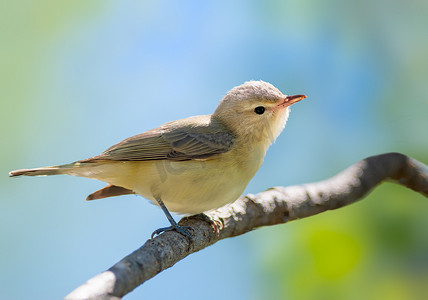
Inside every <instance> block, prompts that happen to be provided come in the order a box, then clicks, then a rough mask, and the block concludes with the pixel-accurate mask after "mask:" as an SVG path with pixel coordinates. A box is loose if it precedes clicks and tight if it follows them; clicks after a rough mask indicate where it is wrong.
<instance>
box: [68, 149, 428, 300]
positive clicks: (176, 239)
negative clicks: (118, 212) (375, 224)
mask: <svg viewBox="0 0 428 300" xmlns="http://www.w3.org/2000/svg"><path fill="white" fill-rule="evenodd" d="M384 180H392V181H395V182H396V183H398V184H401V185H404V186H406V187H408V188H410V189H412V190H414V191H416V192H419V193H421V194H423V195H425V196H427V197H428V168H427V167H426V166H425V165H424V164H422V163H420V162H418V161H417V160H414V159H412V158H409V157H407V156H405V155H403V154H400V153H387V154H381V155H377V156H372V157H368V158H366V159H364V160H361V161H359V162H358V163H356V164H354V165H352V166H351V167H349V168H348V169H346V170H344V171H343V172H341V173H339V174H338V175H336V176H334V177H332V178H330V179H327V180H325V181H321V182H316V183H311V184H305V185H299V186H290V187H275V188H271V189H268V190H266V191H264V192H262V193H259V194H257V195H247V196H244V197H241V198H239V199H238V200H236V201H235V202H234V203H232V204H229V205H226V206H224V207H222V208H220V209H218V210H215V211H213V212H210V213H207V215H208V217H209V218H211V219H212V220H214V222H213V221H210V220H208V218H206V219H204V218H203V217H201V216H192V217H188V218H183V219H182V220H181V221H180V225H185V226H191V227H192V233H193V239H192V240H190V239H188V238H186V237H185V236H183V235H181V234H179V233H177V232H173V231H172V232H165V233H164V234H161V235H160V236H158V237H156V238H154V239H150V240H148V241H147V242H146V243H145V244H144V245H143V246H142V247H141V248H139V249H137V250H136V251H134V252H133V253H131V254H130V255H128V256H127V257H125V258H123V259H122V260H121V261H119V262H118V263H116V264H115V265H114V266H112V267H111V268H110V269H108V270H107V271H105V272H103V273H101V274H98V275H97V276H95V277H93V278H92V279H90V280H89V281H87V282H86V283H85V284H83V285H81V286H80V287H78V288H77V289H75V290H74V291H73V292H71V293H70V294H69V295H68V296H66V298H65V299H67V300H71V299H73V300H75V299H115V300H118V299H121V297H123V296H124V295H126V294H127V293H129V292H131V291H132V290H133V289H135V288H136V287H137V286H139V285H140V284H142V283H143V282H145V281H146V280H148V279H150V278H152V277H153V276H155V275H156V274H158V273H159V272H161V271H163V270H165V269H167V268H169V267H171V266H173V265H174V264H175V263H176V262H178V261H179V260H181V259H183V258H185V257H186V256H187V255H189V254H191V253H194V252H197V251H199V250H201V249H203V248H205V247H207V246H209V245H212V244H214V243H216V242H217V241H219V240H221V239H224V238H228V237H232V236H237V235H241V234H244V233H246V232H248V231H251V230H253V229H255V228H257V227H261V226H266V225H275V224H280V223H286V222H288V221H291V220H296V219H301V218H305V217H309V216H312V215H315V214H318V213H321V212H324V211H327V210H332V209H337V208H340V207H343V206H345V205H348V204H351V203H354V202H356V201H358V200H360V199H361V198H363V197H364V196H365V195H366V194H367V193H368V192H369V191H370V190H371V189H373V188H374V187H375V186H376V185H378V184H379V183H381V182H382V181H384ZM213 224H217V225H216V226H213ZM215 227H216V228H215Z"/></svg>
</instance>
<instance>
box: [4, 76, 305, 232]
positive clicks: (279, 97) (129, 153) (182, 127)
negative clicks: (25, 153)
mask: <svg viewBox="0 0 428 300" xmlns="http://www.w3.org/2000/svg"><path fill="white" fill-rule="evenodd" d="M304 98H306V96H304V95H294V96H286V95H284V94H282V93H281V92H280V91H279V90H278V89H277V88H275V87H274V86H273V85H271V84H270V83H267V82H263V81H248V82H246V83H244V84H242V85H240V86H237V87H235V88H233V89H232V90H231V91H229V92H228V93H227V94H226V96H225V97H224V98H223V99H222V100H221V101H220V103H219V105H218V107H217V109H216V110H215V112H214V113H213V114H212V115H203V116H195V117H190V118H187V119H182V120H177V121H173V122H169V123H166V124H164V125H162V126H160V127H157V128H154V129H152V130H149V131H146V132H144V133H142V134H139V135H136V136H133V137H130V138H128V139H126V140H124V141H122V142H120V143H118V144H116V145H114V146H112V147H110V148H109V149H107V150H106V151H104V152H103V153H102V154H100V155H98V156H95V157H92V158H88V159H84V160H80V161H77V162H74V163H70V164H66V165H60V166H53V167H45V168H36V169H23V170H16V171H12V172H10V173H9V175H10V176H20V175H26V176H38V175H58V174H67V175H73V176H80V177H87V178H93V179H98V180H101V181H105V182H107V183H108V185H107V186H106V187H105V188H103V189H101V190H99V191H96V192H94V193H93V194H91V195H89V196H88V197H87V200H94V199H101V198H106V197H112V196H119V195H126V194H139V195H141V196H143V197H145V198H147V199H150V200H151V201H152V202H153V203H154V204H157V205H159V206H160V207H161V208H162V210H163V212H164V213H165V215H166V216H167V218H168V220H169V222H170V223H171V226H170V227H165V228H160V229H158V230H156V231H155V232H154V233H153V235H154V234H159V233H161V232H163V231H166V230H172V229H175V230H177V231H179V232H181V233H182V234H184V235H187V236H190V234H189V232H188V231H187V230H186V228H183V227H182V226H179V225H177V223H176V222H175V221H174V219H173V218H172V216H171V215H170V213H169V211H168V209H170V210H171V211H173V212H176V213H180V214H187V215H190V214H197V213H201V212H204V211H208V210H211V209H216V208H219V207H221V206H223V205H225V204H227V203H231V202H233V201H235V200H236V199H238V198H239V197H240V196H241V194H242V192H243V191H244V189H245V187H246V186H247V184H248V183H249V181H250V180H251V178H253V176H254V175H255V173H256V172H257V170H258V169H259V168H260V166H261V165H262V163H263V160H264V157H265V154H266V151H267V149H268V148H269V146H270V145H271V144H272V142H273V141H274V140H275V139H276V138H277V137H278V135H279V134H280V133H281V131H282V130H283V128H284V126H285V124H286V122H287V119H288V115H289V112H290V109H289V106H290V105H292V104H294V103H296V102H298V101H300V100H302V99H304ZM167 207H168V209H167ZM153 235H152V236H153Z"/></svg>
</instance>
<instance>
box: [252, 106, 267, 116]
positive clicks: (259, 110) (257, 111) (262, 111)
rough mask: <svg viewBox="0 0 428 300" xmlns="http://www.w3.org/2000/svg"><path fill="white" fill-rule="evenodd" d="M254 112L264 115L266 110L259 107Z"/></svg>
mask: <svg viewBox="0 0 428 300" xmlns="http://www.w3.org/2000/svg"><path fill="white" fill-rule="evenodd" d="M254 112H255V113H256V114H258V115H262V114H263V113H264V112H265V108H264V107H263V106H257V107H256V108H255V109H254Z"/></svg>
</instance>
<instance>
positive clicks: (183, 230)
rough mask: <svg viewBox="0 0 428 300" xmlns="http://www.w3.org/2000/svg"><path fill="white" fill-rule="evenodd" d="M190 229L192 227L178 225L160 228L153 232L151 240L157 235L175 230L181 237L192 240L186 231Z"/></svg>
mask: <svg viewBox="0 0 428 300" xmlns="http://www.w3.org/2000/svg"><path fill="white" fill-rule="evenodd" d="M191 228H192V227H190V226H180V225H176V226H168V227H162V228H159V229H156V230H155V231H153V233H152V237H151V238H152V239H153V238H154V237H155V236H156V235H159V234H161V233H162V232H165V231H171V230H175V231H177V232H179V233H181V234H182V235H184V236H187V237H188V238H190V239H192V238H193V237H192V235H191V234H190V232H189V231H188V230H187V229H191Z"/></svg>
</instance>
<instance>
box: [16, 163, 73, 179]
mask: <svg viewBox="0 0 428 300" xmlns="http://www.w3.org/2000/svg"><path fill="white" fill-rule="evenodd" d="M80 165H81V164H80V163H78V162H75V163H71V164H66V165H60V166H52V167H44V168H35V169H21V170H15V171H11V172H9V176H10V177H16V176H47V175H60V174H70V173H71V172H72V170H73V169H75V168H78V167H79V166H80ZM70 175H71V174H70Z"/></svg>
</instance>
